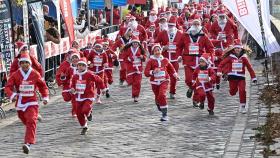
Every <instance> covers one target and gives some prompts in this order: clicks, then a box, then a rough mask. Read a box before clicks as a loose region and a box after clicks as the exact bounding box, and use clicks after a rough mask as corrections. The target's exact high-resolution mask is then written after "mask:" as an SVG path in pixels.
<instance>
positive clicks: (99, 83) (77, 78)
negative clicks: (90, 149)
mask: <svg viewBox="0 0 280 158" xmlns="http://www.w3.org/2000/svg"><path fill="white" fill-rule="evenodd" d="M71 87H72V89H71V92H72V93H73V94H75V98H76V103H77V118H78V121H79V123H80V125H81V127H82V131H81V135H85V134H86V133H87V131H88V125H87V121H91V120H92V112H91V111H92V103H93V100H94V89H95V88H99V89H101V90H102V92H105V91H104V90H105V86H104V82H103V80H102V79H101V78H100V77H99V76H98V75H95V74H93V73H92V72H91V71H88V70H87V59H86V58H81V59H80V60H79V62H78V66H77V72H76V74H75V75H74V76H73V79H72V84H71Z"/></svg>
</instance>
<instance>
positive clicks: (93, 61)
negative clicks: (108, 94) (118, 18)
mask: <svg viewBox="0 0 280 158" xmlns="http://www.w3.org/2000/svg"><path fill="white" fill-rule="evenodd" d="M88 61H89V62H90V65H89V70H91V71H92V72H93V73H94V74H96V75H98V76H99V77H100V78H101V79H102V80H104V78H105V73H104V69H105V67H108V57H107V54H106V52H105V51H104V49H103V40H98V41H96V42H95V44H94V47H93V50H92V51H91V52H90V54H89V56H88ZM106 88H107V87H106ZM100 94H101V91H100V89H99V88H97V97H96V103H98V104H101V100H100V98H101V97H100Z"/></svg>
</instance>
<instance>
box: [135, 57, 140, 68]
mask: <svg viewBox="0 0 280 158" xmlns="http://www.w3.org/2000/svg"><path fill="white" fill-rule="evenodd" d="M133 66H134V67H137V66H141V60H140V59H139V58H135V59H134V61H133Z"/></svg>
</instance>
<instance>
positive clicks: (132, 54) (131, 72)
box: [123, 37, 146, 102]
mask: <svg viewBox="0 0 280 158" xmlns="http://www.w3.org/2000/svg"><path fill="white" fill-rule="evenodd" d="M123 53H124V54H123V57H124V61H125V62H126V65H127V79H126V80H127V84H128V85H129V86H132V98H134V102H138V97H139V95H140V90H141V81H142V71H143V63H142V62H144V61H145V60H146V55H145V50H144V48H143V46H142V45H141V43H140V41H139V39H138V38H137V37H133V38H132V40H131V41H130V44H129V45H127V46H126V47H125V49H124V52H123Z"/></svg>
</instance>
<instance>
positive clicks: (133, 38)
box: [130, 36, 140, 43]
mask: <svg viewBox="0 0 280 158" xmlns="http://www.w3.org/2000/svg"><path fill="white" fill-rule="evenodd" d="M133 42H138V43H140V41H139V38H138V37H136V36H133V37H132V38H131V41H130V43H133Z"/></svg>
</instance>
